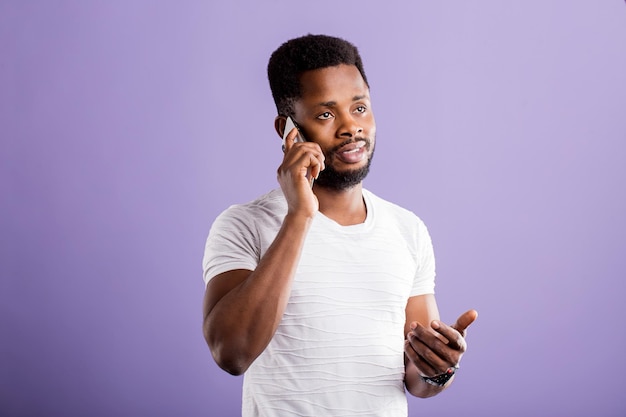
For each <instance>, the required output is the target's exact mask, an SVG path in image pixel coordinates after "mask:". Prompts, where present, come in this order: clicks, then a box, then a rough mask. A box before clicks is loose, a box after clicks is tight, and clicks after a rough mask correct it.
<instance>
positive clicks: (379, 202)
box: [363, 189, 425, 228]
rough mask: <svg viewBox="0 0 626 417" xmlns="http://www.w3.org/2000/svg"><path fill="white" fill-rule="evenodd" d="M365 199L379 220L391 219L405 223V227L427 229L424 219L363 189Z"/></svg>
mask: <svg viewBox="0 0 626 417" xmlns="http://www.w3.org/2000/svg"><path fill="white" fill-rule="evenodd" d="M363 197H364V198H365V200H366V204H367V203H369V204H370V205H371V206H372V207H373V209H374V211H375V212H376V217H377V218H383V219H390V220H393V221H397V222H400V223H403V224H404V225H405V226H409V225H414V226H415V227H417V228H422V227H425V225H424V222H423V221H422V219H420V218H419V217H418V216H417V215H416V214H415V213H414V212H412V211H411V210H408V209H406V208H404V207H401V206H399V205H398V204H395V203H392V202H391V201H388V200H385V199H383V198H381V197H379V196H377V195H376V194H374V193H373V192H371V191H369V190H366V189H363Z"/></svg>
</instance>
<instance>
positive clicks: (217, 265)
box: [204, 190, 435, 417]
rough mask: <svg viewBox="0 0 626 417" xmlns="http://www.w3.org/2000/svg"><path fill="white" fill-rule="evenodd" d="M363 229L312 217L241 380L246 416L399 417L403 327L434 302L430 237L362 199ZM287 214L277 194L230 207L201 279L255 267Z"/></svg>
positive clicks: (405, 216) (416, 224) (394, 211)
mask: <svg viewBox="0 0 626 417" xmlns="http://www.w3.org/2000/svg"><path fill="white" fill-rule="evenodd" d="M363 196H364V199H365V202H366V205H367V219H366V221H365V222H364V223H363V224H359V225H354V226H340V225H339V224H337V223H336V222H334V221H332V220H330V219H329V218H327V217H326V216H324V215H323V214H321V213H318V214H317V215H316V217H315V219H314V221H313V224H312V226H311V229H310V231H309V234H308V235H307V238H306V241H305V244H304V248H303V250H302V255H301V259H300V263H299V265H298V269H297V272H296V276H295V278H294V282H293V286H292V291H291V296H290V298H289V303H288V305H287V308H286V310H285V313H284V315H283V318H282V321H281V323H280V325H279V327H278V329H277V331H276V334H275V335H274V337H273V339H272V341H271V342H270V344H269V345H268V346H267V348H266V349H265V351H264V352H263V353H262V354H261V355H260V356H259V357H258V358H257V359H256V360H255V362H254V363H253V364H252V365H251V366H250V368H249V369H248V371H247V372H246V374H245V377H244V386H243V415H244V416H318V417H319V416H406V415H407V402H406V394H405V392H404V383H403V380H404V353H403V342H404V322H405V311H404V310H405V307H406V303H407V300H408V298H409V297H410V296H415V295H420V294H429V293H433V292H434V277H435V264H434V257H433V251H432V245H431V241H430V237H429V235H428V232H427V230H426V227H425V226H424V224H423V223H422V221H421V220H420V219H419V218H417V216H415V215H414V214H412V213H411V212H409V211H407V210H404V209H402V208H400V207H398V206H396V205H393V204H391V203H389V202H386V201H384V200H382V199H380V198H378V197H376V196H375V195H373V194H372V193H370V192H368V191H366V190H364V191H363ZM286 210H287V206H286V202H285V200H284V197H283V196H282V193H281V191H280V190H274V191H272V192H270V193H268V194H266V195H264V196H263V197H261V198H259V199H258V200H255V201H254V202H251V203H249V204H245V205H238V206H232V207H230V208H229V209H228V210H226V211H225V212H224V213H222V215H220V216H219V217H218V219H217V220H216V221H215V223H214V225H213V227H212V228H211V232H210V233H209V238H208V239H207V245H206V251H205V257H204V271H205V274H204V278H205V282H208V279H210V277H213V276H215V275H217V274H219V273H221V272H225V271H228V270H232V269H250V270H253V269H254V268H255V267H256V264H257V263H258V261H259V259H260V258H261V257H262V256H263V254H264V253H265V251H266V250H267V248H268V246H269V245H270V244H271V243H272V241H273V239H274V237H275V236H276V233H277V232H278V228H279V227H280V225H281V223H282V219H283V218H284V216H285V214H286Z"/></svg>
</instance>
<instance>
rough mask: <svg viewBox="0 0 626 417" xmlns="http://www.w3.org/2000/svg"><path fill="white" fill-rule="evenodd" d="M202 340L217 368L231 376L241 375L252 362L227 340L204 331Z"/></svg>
mask: <svg viewBox="0 0 626 417" xmlns="http://www.w3.org/2000/svg"><path fill="white" fill-rule="evenodd" d="M204 338H205V340H206V342H207V344H208V346H209V350H210V351H211V355H212V356H213V360H215V363H216V364H217V366H219V367H220V368H221V369H223V370H224V371H226V372H228V373H229V374H231V375H235V376H237V375H242V374H243V373H244V372H246V371H247V370H248V368H249V367H250V364H251V363H252V361H253V360H254V358H252V357H251V355H250V354H249V353H247V352H245V351H243V350H242V349H240V348H238V347H236V344H235V343H232V342H229V341H228V340H227V338H225V337H221V336H219V335H215V334H211V333H210V332H208V331H207V329H205V332H204Z"/></svg>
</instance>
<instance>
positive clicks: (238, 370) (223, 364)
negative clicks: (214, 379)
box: [211, 350, 250, 376]
mask: <svg viewBox="0 0 626 417" xmlns="http://www.w3.org/2000/svg"><path fill="white" fill-rule="evenodd" d="M211 353H212V354H213V359H215V363H217V366H219V367H220V368H222V369H223V370H224V371H226V372H228V373H229V374H231V375H234V376H238V375H243V373H244V372H246V371H247V370H248V367H249V366H250V364H249V363H247V362H246V361H244V360H242V359H241V358H238V357H235V356H229V355H221V354H216V353H215V352H214V351H213V350H212V351H211Z"/></svg>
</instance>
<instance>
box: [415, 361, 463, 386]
mask: <svg viewBox="0 0 626 417" xmlns="http://www.w3.org/2000/svg"><path fill="white" fill-rule="evenodd" d="M457 369H459V367H458V365H457V366H452V367H450V368H448V369H447V370H446V372H444V373H443V374H439V375H435V376H423V377H422V379H423V380H424V382H428V383H429V384H430V385H434V386H436V387H443V386H444V385H446V384H447V383H448V381H449V380H450V379H451V378H452V377H453V376H454V374H455V373H456V370H457Z"/></svg>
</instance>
